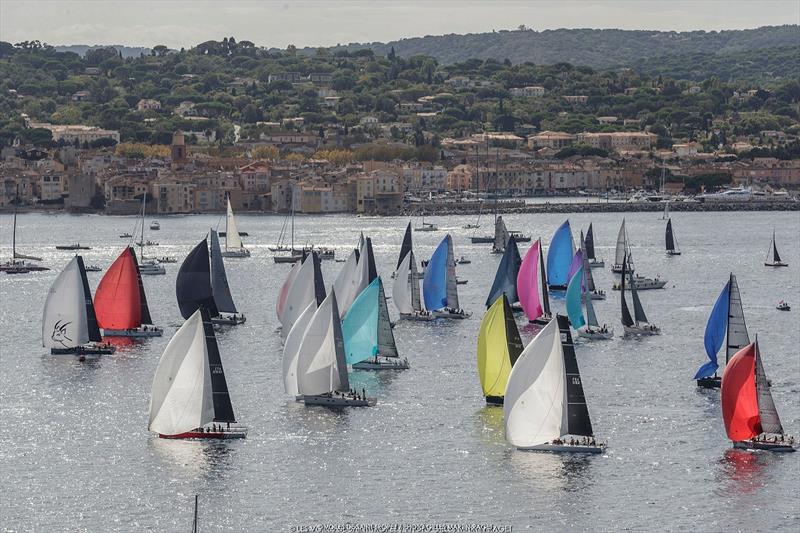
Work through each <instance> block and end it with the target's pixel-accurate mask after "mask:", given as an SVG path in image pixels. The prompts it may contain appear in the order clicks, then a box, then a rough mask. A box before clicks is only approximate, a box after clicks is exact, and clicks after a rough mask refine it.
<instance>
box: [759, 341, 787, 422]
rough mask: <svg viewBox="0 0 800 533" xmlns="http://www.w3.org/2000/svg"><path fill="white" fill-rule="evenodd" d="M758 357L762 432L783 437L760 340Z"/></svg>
mask: <svg viewBox="0 0 800 533" xmlns="http://www.w3.org/2000/svg"><path fill="white" fill-rule="evenodd" d="M753 344H755V352H756V353H755V356H756V391H757V392H758V414H759V416H760V417H761V431H762V432H764V433H774V434H778V435H783V425H782V424H781V419H780V417H779V416H778V411H777V409H775V402H774V401H773V399H772V392H770V386H769V380H768V379H767V375H766V373H765V372H764V364H763V362H762V361H761V351H760V350H759V349H758V338H756V340H755V342H754V343H753Z"/></svg>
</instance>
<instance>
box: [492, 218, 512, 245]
mask: <svg viewBox="0 0 800 533" xmlns="http://www.w3.org/2000/svg"><path fill="white" fill-rule="evenodd" d="M509 237H510V235H509V233H508V229H507V228H506V223H505V222H503V217H502V216H500V215H498V216H497V217H496V218H495V219H494V241H493V242H492V253H493V254H502V253H503V252H505V251H506V242H508V238H509Z"/></svg>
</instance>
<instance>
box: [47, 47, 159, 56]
mask: <svg viewBox="0 0 800 533" xmlns="http://www.w3.org/2000/svg"><path fill="white" fill-rule="evenodd" d="M53 48H55V49H56V50H57V51H58V52H74V53H76V54H78V55H79V56H81V57H83V56H85V55H86V52H87V50H92V49H94V48H116V49H117V50H119V51H120V52H122V57H125V58H127V57H139V56H140V55H142V54H144V55H150V48H147V47H144V46H123V45H121V44H108V45H96V44H95V45H91V46H90V45H88V44H70V45H61V46H54V47H53Z"/></svg>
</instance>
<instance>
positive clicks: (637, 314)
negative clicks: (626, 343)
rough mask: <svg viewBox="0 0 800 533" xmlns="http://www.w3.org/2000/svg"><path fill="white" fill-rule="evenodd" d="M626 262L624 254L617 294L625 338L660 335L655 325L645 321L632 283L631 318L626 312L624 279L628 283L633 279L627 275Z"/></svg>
mask: <svg viewBox="0 0 800 533" xmlns="http://www.w3.org/2000/svg"><path fill="white" fill-rule="evenodd" d="M627 260H628V256H627V254H626V255H624V256H623V258H622V281H621V285H620V286H621V290H620V294H619V299H620V301H621V302H622V328H623V330H624V332H625V336H626V337H627V336H629V335H660V334H661V329H660V328H659V327H658V326H656V325H655V324H651V323H650V322H649V321H648V320H647V315H645V313H644V307H642V302H641V300H639V292H638V291H637V289H636V285H635V284H633V283H631V284H630V285H631V286H630V292H631V298H632V299H633V315H634V316H633V318H632V317H631V312H630V311H629V310H628V304H627V302H626V301H625V278H628V279H629V281H632V280H633V277H632V276H630V274H628V267H627V266H626V265H627V262H628V261H627Z"/></svg>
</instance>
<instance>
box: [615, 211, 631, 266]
mask: <svg viewBox="0 0 800 533" xmlns="http://www.w3.org/2000/svg"><path fill="white" fill-rule="evenodd" d="M626 256H627V260H628V266H629V267H630V268H633V266H634V265H633V258H632V257H630V249H629V245H628V230H627V229H626V228H625V219H624V218H623V219H622V225H620V227H619V233H618V234H617V248H616V250H615V252H614V264H613V265H612V267H611V271H612V272H614V273H615V274H619V273H620V272H622V259H623V257H626Z"/></svg>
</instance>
